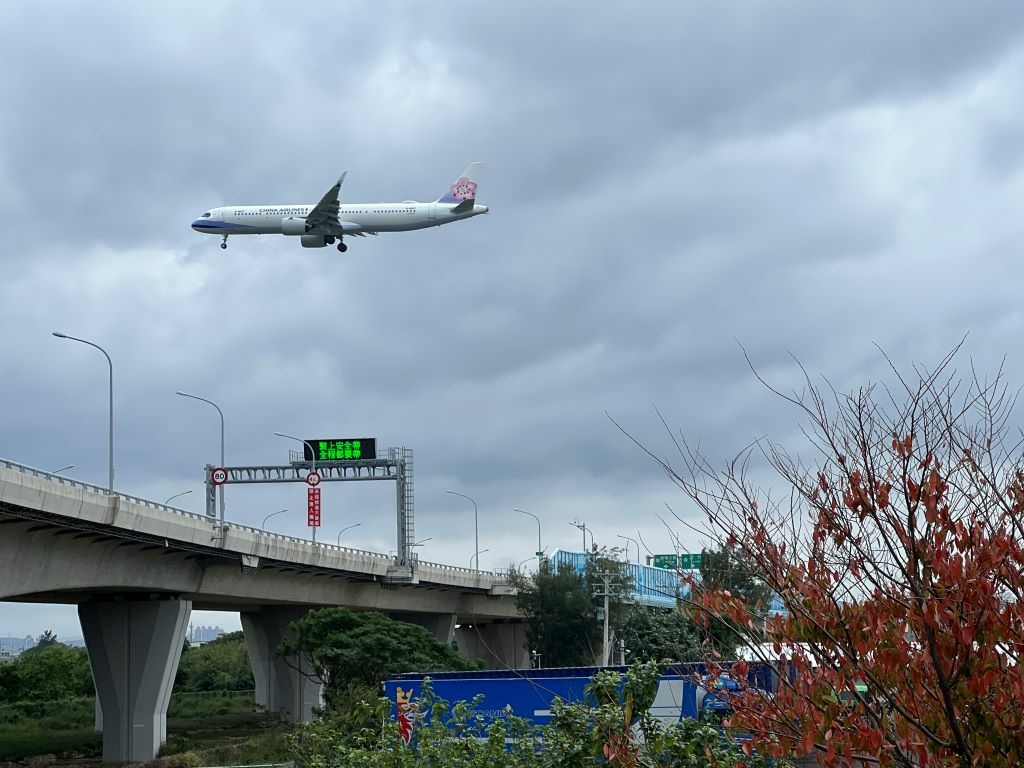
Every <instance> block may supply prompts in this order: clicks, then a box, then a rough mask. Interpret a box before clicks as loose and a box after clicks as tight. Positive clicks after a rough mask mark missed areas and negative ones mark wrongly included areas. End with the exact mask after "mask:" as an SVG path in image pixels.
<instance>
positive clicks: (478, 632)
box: [455, 622, 530, 669]
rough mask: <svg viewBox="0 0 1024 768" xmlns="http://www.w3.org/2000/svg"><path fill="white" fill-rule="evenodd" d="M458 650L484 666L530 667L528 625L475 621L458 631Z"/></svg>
mask: <svg viewBox="0 0 1024 768" xmlns="http://www.w3.org/2000/svg"><path fill="white" fill-rule="evenodd" d="M455 640H456V642H457V643H458V645H459V653H461V654H462V655H463V656H464V657H466V658H467V659H479V660H480V661H482V662H483V663H484V668H485V669H529V668H530V651H529V649H528V648H527V647H526V624H524V623H522V622H510V623H506V624H499V623H495V624H473V625H468V626H462V627H459V628H458V629H457V630H456V631H455Z"/></svg>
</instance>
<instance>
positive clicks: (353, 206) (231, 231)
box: [192, 202, 487, 236]
mask: <svg viewBox="0 0 1024 768" xmlns="http://www.w3.org/2000/svg"><path fill="white" fill-rule="evenodd" d="M313 207H314V206H313V205H312V204H309V205H239V206H222V207H220V208H213V209H211V210H210V214H211V215H210V216H209V217H208V218H203V219H196V220H195V221H193V222H192V229H194V230H196V231H197V232H206V233H209V234H212V235H300V236H301V235H305V234H308V233H307V232H305V231H300V227H301V226H303V224H302V223H303V222H304V221H305V217H306V216H307V215H308V214H309V212H310V211H311V210H313ZM338 208H339V210H338V218H339V219H340V221H341V226H342V228H343V230H344V232H345V234H346V235H358V234H371V233H374V232H407V231H411V230H414V229H426V228H427V227H439V226H441V225H442V224H450V223H451V222H453V221H461V220H462V219H471V218H473V217H474V216H479V215H480V214H481V213H487V206H486V205H474V206H473V207H472V208H471V209H470V210H468V211H465V212H462V213H454V212H453V209H454V208H456V206H455V205H451V204H447V203H416V202H404V203H349V204H345V205H340V206H338ZM351 225H355V226H351Z"/></svg>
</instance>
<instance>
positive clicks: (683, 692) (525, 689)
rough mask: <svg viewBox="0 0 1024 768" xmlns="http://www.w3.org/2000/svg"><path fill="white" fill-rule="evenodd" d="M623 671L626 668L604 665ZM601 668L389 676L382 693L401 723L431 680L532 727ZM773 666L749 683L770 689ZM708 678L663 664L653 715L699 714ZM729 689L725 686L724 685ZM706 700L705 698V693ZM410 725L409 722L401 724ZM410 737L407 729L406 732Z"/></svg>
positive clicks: (578, 694) (491, 716)
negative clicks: (702, 682)
mask: <svg viewBox="0 0 1024 768" xmlns="http://www.w3.org/2000/svg"><path fill="white" fill-rule="evenodd" d="M603 669H605V670H612V671H617V672H621V673H623V674H624V673H625V672H626V670H627V667H604V668H603ZM600 671H602V669H601V668H598V667H569V668H553V669H522V670H486V671H480V672H435V673H430V674H419V673H415V674H414V673H407V674H401V675H392V676H391V677H389V678H388V679H387V680H386V681H385V682H384V695H385V696H386V697H387V699H388V700H389V701H390V702H391V707H392V709H391V712H392V716H393V717H397V718H398V719H399V722H400V723H403V722H404V721H408V718H403V716H402V715H403V712H404V711H405V710H407V709H408V708H410V707H413V706H415V703H416V701H417V699H419V698H420V696H421V695H422V690H423V681H424V679H425V678H430V685H431V687H432V688H433V691H434V694H435V695H436V696H438V697H440V698H442V699H445V700H447V701H449V702H452V703H454V702H457V701H471V700H472V699H473V698H474V697H476V696H478V695H482V696H483V700H482V701H481V703H480V705H479V707H478V708H477V710H476V711H477V713H478V714H479V715H481V716H483V718H484V719H485V720H486V721H487V722H492V721H494V720H496V719H498V718H503V717H520V718H523V719H525V720H528V721H530V722H532V723H534V724H536V725H546V724H547V723H548V722H550V720H551V704H552V702H553V701H555V700H556V699H558V698H561V699H564V700H565V701H568V702H582V701H584V699H585V696H584V693H583V690H584V688H585V687H586V685H587V683H588V682H589V681H590V678H591V677H592V676H593V675H594V674H596V673H597V672H600ZM773 672H774V670H773V669H772V668H771V667H770V666H752V667H751V670H750V674H749V676H748V682H749V684H750V685H752V686H754V687H756V688H760V689H762V690H765V691H770V690H772V688H773V686H772V680H773V677H772V675H773ZM698 676H699V677H701V678H705V679H707V670H706V668H705V666H704V665H703V664H679V665H672V666H669V667H666V668H665V669H664V670H663V672H662V675H661V680H660V681H659V683H658V690H657V694H656V696H655V700H654V704H653V706H652V707H651V709H650V713H651V715H652V716H653V717H655V718H657V719H659V720H661V721H663V722H679V721H680V720H681V719H682V718H684V717H688V718H694V719H696V718H698V717H699V716H700V713H701V709H702V708H703V707H704V706H705V705H706V702H710V701H712V699H713V698H714V695H715V691H716V690H720V689H722V688H723V686H722V685H720V684H717V682H716V681H710V682H709V683H707V684H705V685H698V684H697V678H698ZM724 687H725V688H726V689H728V686H724ZM709 693H710V694H711V698H708V694H709ZM406 727H407V728H411V727H412V724H411V722H406ZM409 735H411V733H409Z"/></svg>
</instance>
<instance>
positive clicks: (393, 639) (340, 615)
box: [277, 608, 479, 710]
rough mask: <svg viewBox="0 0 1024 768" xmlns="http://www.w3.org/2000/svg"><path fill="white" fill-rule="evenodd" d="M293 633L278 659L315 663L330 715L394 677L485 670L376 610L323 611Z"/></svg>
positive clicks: (421, 631) (420, 629)
mask: <svg viewBox="0 0 1024 768" xmlns="http://www.w3.org/2000/svg"><path fill="white" fill-rule="evenodd" d="M291 630H292V636H291V637H290V638H289V639H288V640H286V641H285V642H283V643H282V644H281V646H280V647H279V648H278V649H277V654H278V655H279V656H282V657H284V658H288V657H294V656H301V657H304V658H305V659H306V660H307V661H308V662H309V665H310V667H311V668H312V670H313V672H312V676H313V677H314V678H315V679H317V680H319V681H320V682H322V683H323V684H324V702H325V703H326V705H327V708H328V709H329V710H338V709H344V708H345V707H346V706H349V705H350V704H351V702H352V701H353V699H354V696H353V689H352V688H351V686H352V685H353V684H356V685H358V686H362V687H364V688H365V689H373V690H374V691H376V690H377V689H378V687H379V685H380V683H381V681H382V680H383V679H384V678H385V677H386V676H387V675H390V674H395V673H399V672H437V671H442V670H460V669H478V668H479V664H478V663H476V662H470V661H467V660H466V659H463V658H462V657H461V656H459V655H458V653H456V652H455V651H453V650H452V649H451V648H449V647H448V646H446V645H443V644H442V643H439V642H438V641H437V640H435V639H434V637H433V635H431V634H430V633H429V632H428V631H427V630H425V629H424V628H423V627H418V626H416V625H415V624H408V623H406V622H403V621H395V620H394V619H389V618H388V617H387V616H384V615H383V614H380V613H374V612H372V611H366V612H357V611H350V610H348V609H347V608H321V609H319V610H315V611H310V612H309V614H308V615H307V616H306V617H305V618H303V619H299V620H298V621H293V622H292V624H291ZM371 697H372V695H371Z"/></svg>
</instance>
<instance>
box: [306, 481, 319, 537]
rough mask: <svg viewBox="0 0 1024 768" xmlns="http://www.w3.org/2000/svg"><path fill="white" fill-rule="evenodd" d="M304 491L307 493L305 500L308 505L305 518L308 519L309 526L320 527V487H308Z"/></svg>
mask: <svg viewBox="0 0 1024 768" xmlns="http://www.w3.org/2000/svg"><path fill="white" fill-rule="evenodd" d="M306 493H307V494H308V497H307V500H308V505H307V507H306V512H307V518H308V520H309V523H308V524H309V527H310V528H319V527H320V489H319V488H309V489H307V491H306Z"/></svg>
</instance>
